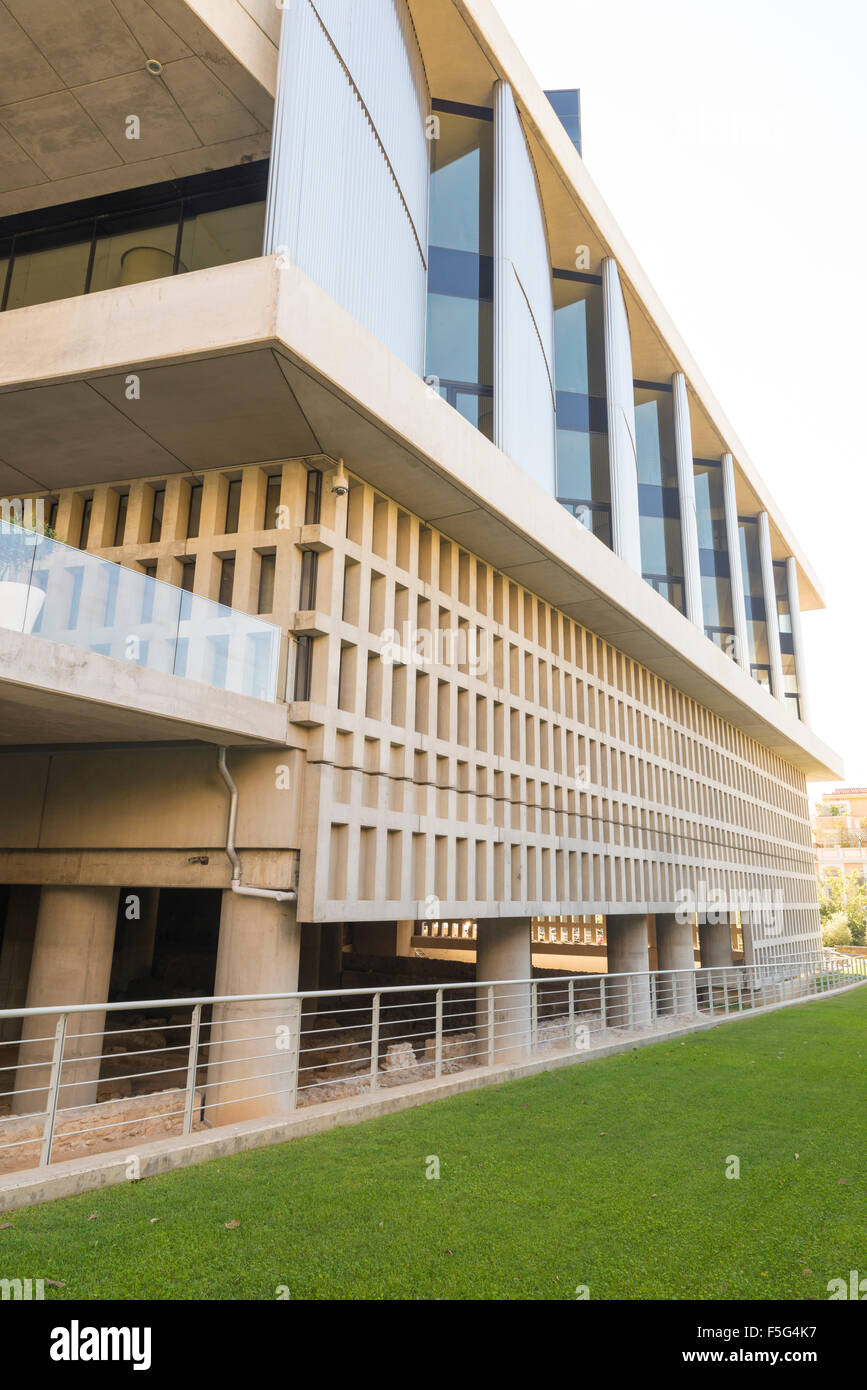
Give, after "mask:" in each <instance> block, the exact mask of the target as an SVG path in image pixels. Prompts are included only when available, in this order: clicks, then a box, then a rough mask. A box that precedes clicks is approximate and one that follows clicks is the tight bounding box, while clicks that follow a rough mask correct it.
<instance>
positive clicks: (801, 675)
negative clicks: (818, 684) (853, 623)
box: [786, 555, 810, 724]
mask: <svg viewBox="0 0 867 1390" xmlns="http://www.w3.org/2000/svg"><path fill="white" fill-rule="evenodd" d="M786 586H787V588H788V591H789V612H790V614H791V616H792V646H793V647H794V650H795V676H796V678H797V682H798V699H799V701H800V704H801V719H802V720H803V722H804V723H805V724H808V723H809V722H810V716H809V712H808V705H807V670H806V661H805V660H804V630H803V628H802V627H801V598H800V594H799V593H798V565H797V561H796V560H795V559H794V557H793V556H791V555H790V556H789V557H788V559H787V560H786Z"/></svg>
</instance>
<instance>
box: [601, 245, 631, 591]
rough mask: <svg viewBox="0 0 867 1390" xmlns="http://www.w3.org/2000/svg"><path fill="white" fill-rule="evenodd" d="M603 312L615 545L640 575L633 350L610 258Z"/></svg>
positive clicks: (605, 273)
mask: <svg viewBox="0 0 867 1390" xmlns="http://www.w3.org/2000/svg"><path fill="white" fill-rule="evenodd" d="M602 307H603V317H604V321H605V389H606V394H607V404H608V462H609V469H610V473H611V539H612V546H613V549H614V552H615V554H616V555H619V556H620V558H621V560H625V561H626V563H627V564H628V565H629V566H631V568H632V569H634V570H635V572H636V574H641V530H640V525H639V516H638V451H637V447H636V442H635V388H634V386H633V383H632V346H631V343H630V339H629V319H628V317H627V314H626V301H625V300H624V298H623V289H622V287H621V284H620V276H619V274H618V272H617V262H616V261H615V260H613V259H612V258H611V257H610V256H609V257H606V258H605V260H603V262H602Z"/></svg>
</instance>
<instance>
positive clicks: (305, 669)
mask: <svg viewBox="0 0 867 1390" xmlns="http://www.w3.org/2000/svg"><path fill="white" fill-rule="evenodd" d="M312 673H313V639H312V637H307V636H306V635H304V636H301V637H299V638H298V645H297V648H296V653H295V692H294V696H295V699H296V700H302V701H306V700H309V699H310V677H311V675H312Z"/></svg>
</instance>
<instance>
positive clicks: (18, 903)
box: [0, 884, 39, 1090]
mask: <svg viewBox="0 0 867 1390" xmlns="http://www.w3.org/2000/svg"><path fill="white" fill-rule="evenodd" d="M38 912H39V888H38V886H36V885H31V884H13V885H12V887H11V888H10V889H9V901H8V903H7V905H6V923H5V926H4V928H3V938H2V943H0V1009H23V1008H24V1007H25V1005H26V1003H27V981H28V979H29V976H30V960H31V957H32V955H33V939H34V936H35V934H36V917H37V913H38ZM20 1036H21V1022H20V1020H19V1019H14V1018H8V1019H2V1020H0V1043H4V1042H17V1041H18V1039H19V1038H20ZM3 1089H4V1090H5V1089H7V1088H6V1087H3Z"/></svg>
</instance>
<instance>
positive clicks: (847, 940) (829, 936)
mask: <svg viewBox="0 0 867 1390" xmlns="http://www.w3.org/2000/svg"><path fill="white" fill-rule="evenodd" d="M822 941H823V944H824V945H825V946H851V945H852V933H851V931H850V930H849V923H848V922H847V921H846V914H845V912H835V913H834V915H833V916H832V917H829V918H828V920H827V921H826V922H824V923H823V924H822Z"/></svg>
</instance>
